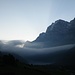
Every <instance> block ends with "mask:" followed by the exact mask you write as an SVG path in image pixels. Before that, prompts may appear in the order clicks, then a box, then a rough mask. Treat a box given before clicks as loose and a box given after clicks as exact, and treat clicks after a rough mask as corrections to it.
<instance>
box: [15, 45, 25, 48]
mask: <svg viewBox="0 0 75 75" xmlns="http://www.w3.org/2000/svg"><path fill="white" fill-rule="evenodd" d="M15 47H19V48H23V47H24V44H20V45H16V46H15Z"/></svg>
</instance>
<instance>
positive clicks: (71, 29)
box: [25, 18, 75, 48]
mask: <svg viewBox="0 0 75 75" xmlns="http://www.w3.org/2000/svg"><path fill="white" fill-rule="evenodd" d="M66 44H75V18H74V19H73V20H71V21H70V22H67V21H64V20H61V19H59V20H57V21H55V22H54V23H52V24H51V25H50V26H49V27H48V28H47V30H46V32H43V33H41V34H40V35H39V36H38V37H37V38H36V40H34V41H33V42H27V43H26V45H25V47H26V46H28V47H37V48H39V47H41V48H44V47H54V46H60V45H66Z"/></svg>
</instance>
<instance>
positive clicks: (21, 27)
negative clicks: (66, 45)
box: [0, 0, 75, 41]
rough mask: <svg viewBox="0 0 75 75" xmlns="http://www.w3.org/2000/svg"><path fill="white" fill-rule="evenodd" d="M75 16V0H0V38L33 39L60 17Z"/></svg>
mask: <svg viewBox="0 0 75 75" xmlns="http://www.w3.org/2000/svg"><path fill="white" fill-rule="evenodd" d="M74 17H75V0H0V40H25V41H26V40H29V41H32V40H34V39H36V37H37V36H38V35H39V34H40V33H41V32H45V31H46V29H47V27H48V26H49V25H50V24H51V23H52V22H54V21H55V20H58V19H63V20H67V21H70V20H72V19H73V18H74Z"/></svg>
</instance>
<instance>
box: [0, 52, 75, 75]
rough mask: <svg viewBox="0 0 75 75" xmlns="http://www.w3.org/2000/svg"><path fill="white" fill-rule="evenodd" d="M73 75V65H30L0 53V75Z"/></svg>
mask: <svg viewBox="0 0 75 75" xmlns="http://www.w3.org/2000/svg"><path fill="white" fill-rule="evenodd" d="M39 74H40V75H75V66H74V65H59V64H52V65H32V64H27V63H26V64H25V63H22V62H20V61H19V60H17V59H15V58H14V56H13V55H11V54H6V55H2V54H1V53H0V75H39Z"/></svg>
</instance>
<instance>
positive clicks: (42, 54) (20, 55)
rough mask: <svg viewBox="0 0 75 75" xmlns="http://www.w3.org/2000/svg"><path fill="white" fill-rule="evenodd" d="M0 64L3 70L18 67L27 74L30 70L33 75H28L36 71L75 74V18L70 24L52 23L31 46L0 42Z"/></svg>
mask: <svg viewBox="0 0 75 75" xmlns="http://www.w3.org/2000/svg"><path fill="white" fill-rule="evenodd" d="M0 60H1V62H0V65H1V66H2V65H6V67H4V69H5V68H7V66H8V67H9V69H10V66H13V65H14V66H15V65H18V66H19V68H20V67H22V66H23V67H22V68H21V69H23V70H27V71H26V73H27V74H29V73H28V72H30V70H32V71H33V72H32V71H31V73H32V74H36V73H39V71H42V74H43V73H44V72H45V74H51V75H57V74H58V73H59V75H60V74H62V75H71V73H73V74H75V18H74V19H73V20H71V21H70V22H67V21H64V20H61V19H59V20H57V21H55V22H54V23H52V24H51V25H50V26H49V27H48V28H47V30H46V32H43V33H41V34H39V36H38V37H37V38H36V39H35V40H34V41H31V42H30V41H23V40H10V41H6V40H0ZM15 67H16V66H15ZM15 67H13V68H15ZM24 67H25V68H26V69H25V68H24ZM40 67H41V68H40ZM16 68H17V67H16ZM19 68H17V70H18V69H19ZM9 69H8V70H9ZM45 69H47V71H45ZM5 70H6V69H5ZM36 70H37V72H35V71H36ZM38 70H39V71H38ZM48 70H49V72H48ZM53 72H54V73H53ZM55 72H56V73H55ZM15 73H18V71H16V72H15ZM26 73H24V74H26ZM39 74H41V72H40V73H39Z"/></svg>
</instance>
